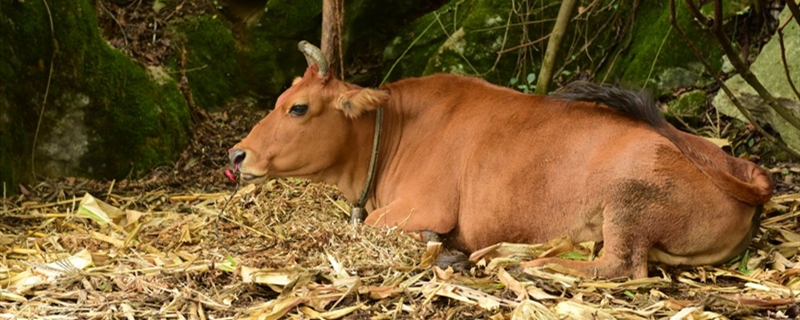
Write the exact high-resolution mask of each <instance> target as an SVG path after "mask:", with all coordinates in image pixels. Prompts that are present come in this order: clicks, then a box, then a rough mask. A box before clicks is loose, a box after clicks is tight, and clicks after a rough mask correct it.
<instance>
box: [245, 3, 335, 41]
mask: <svg viewBox="0 0 800 320" xmlns="http://www.w3.org/2000/svg"><path fill="white" fill-rule="evenodd" d="M321 20H322V1H318V0H270V1H269V2H267V7H266V9H264V16H262V17H261V19H260V20H259V21H258V25H257V29H259V30H258V33H261V34H267V35H271V36H277V37H281V38H297V37H302V36H305V35H308V34H309V33H314V32H317V33H318V32H319V31H316V30H319V26H320V23H321V22H320V21H321ZM312 30H313V31H312ZM314 39H319V37H316V38H314Z"/></svg>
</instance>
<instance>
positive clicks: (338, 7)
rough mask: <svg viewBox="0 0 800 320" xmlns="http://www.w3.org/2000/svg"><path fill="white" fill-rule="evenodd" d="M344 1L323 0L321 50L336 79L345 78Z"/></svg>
mask: <svg viewBox="0 0 800 320" xmlns="http://www.w3.org/2000/svg"><path fill="white" fill-rule="evenodd" d="M343 21H344V0H322V39H321V42H320V49H321V50H322V53H323V54H324V55H325V59H327V60H328V65H329V66H330V72H332V73H333V75H334V77H336V76H338V77H344V61H342V54H343V53H342V22H343Z"/></svg>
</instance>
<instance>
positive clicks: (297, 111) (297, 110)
mask: <svg viewBox="0 0 800 320" xmlns="http://www.w3.org/2000/svg"><path fill="white" fill-rule="evenodd" d="M307 111H308V105H307V104H296V105H293V106H292V108H291V109H289V114H291V115H293V116H304V115H305V114H306V112H307Z"/></svg>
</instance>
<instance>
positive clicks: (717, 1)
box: [686, 0, 800, 130]
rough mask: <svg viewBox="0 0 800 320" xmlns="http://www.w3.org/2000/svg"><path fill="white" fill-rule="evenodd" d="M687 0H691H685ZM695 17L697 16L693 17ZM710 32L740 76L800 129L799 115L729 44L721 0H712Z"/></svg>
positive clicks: (782, 116) (776, 110) (773, 107)
mask: <svg viewBox="0 0 800 320" xmlns="http://www.w3.org/2000/svg"><path fill="white" fill-rule="evenodd" d="M686 1H687V2H689V1H691V0H686ZM695 18H697V17H695ZM711 34H712V35H714V37H716V38H717V42H719V44H720V46H721V47H722V51H723V52H725V55H726V56H727V57H728V60H730V62H731V64H732V65H733V67H734V68H735V69H736V72H738V73H739V75H741V76H742V79H744V81H745V82H747V84H749V85H750V86H751V87H752V88H753V89H754V90H755V91H756V92H757V93H758V95H759V96H761V98H762V99H764V101H766V102H767V104H769V106H770V107H772V109H773V110H775V112H777V113H778V115H780V116H781V118H783V119H785V120H786V121H787V122H789V123H790V124H791V125H792V126H793V127H794V128H796V129H798V130H800V117H798V116H797V115H795V114H792V111H790V110H789V109H788V108H787V107H786V106H784V105H783V104H781V103H780V102H779V101H778V99H776V98H775V97H774V96H772V94H771V93H770V92H769V91H768V90H767V89H766V88H764V86H763V85H762V84H761V82H760V81H758V78H756V76H755V75H754V74H753V72H751V71H750V68H748V67H747V65H746V64H745V63H744V61H743V60H742V58H741V57H740V56H739V55H738V54H737V53H736V50H734V49H733V46H732V45H731V41H730V39H728V36H727V35H726V34H725V31H724V30H723V29H722V0H714V21H713V25H712V27H711Z"/></svg>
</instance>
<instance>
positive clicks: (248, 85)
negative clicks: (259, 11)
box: [237, 0, 322, 105]
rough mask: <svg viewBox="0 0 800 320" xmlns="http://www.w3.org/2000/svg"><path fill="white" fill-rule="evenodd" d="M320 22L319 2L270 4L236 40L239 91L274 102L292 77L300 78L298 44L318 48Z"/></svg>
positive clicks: (301, 60)
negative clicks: (304, 43) (313, 44)
mask: <svg viewBox="0 0 800 320" xmlns="http://www.w3.org/2000/svg"><path fill="white" fill-rule="evenodd" d="M321 19H322V2H321V1H313V0H302V1H287V0H277V1H275V0H271V1H269V2H268V3H267V7H266V9H265V13H264V15H262V16H261V17H260V18H259V19H258V20H257V21H256V22H255V23H253V25H252V26H250V27H249V28H246V29H244V30H243V32H242V33H241V36H240V37H239V38H238V40H240V43H239V47H238V49H239V50H238V54H237V60H238V65H239V69H240V70H241V79H242V88H244V89H245V90H247V91H248V92H249V93H251V94H253V95H255V96H257V97H259V98H262V99H264V101H266V104H268V105H271V104H272V103H274V101H275V98H277V96H278V95H279V94H280V93H281V92H282V91H283V90H284V89H285V88H286V87H288V86H289V85H290V84H291V82H292V79H294V77H298V76H302V75H303V72H304V71H305V68H306V67H307V64H306V61H305V58H303V55H302V54H301V53H300V52H299V51H297V43H298V42H299V41H300V40H309V41H311V42H312V43H315V44H317V45H319V41H318V40H316V39H319V38H320V24H321Z"/></svg>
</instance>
